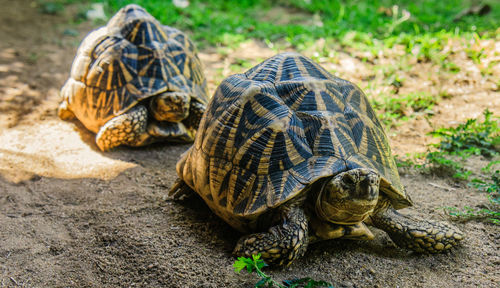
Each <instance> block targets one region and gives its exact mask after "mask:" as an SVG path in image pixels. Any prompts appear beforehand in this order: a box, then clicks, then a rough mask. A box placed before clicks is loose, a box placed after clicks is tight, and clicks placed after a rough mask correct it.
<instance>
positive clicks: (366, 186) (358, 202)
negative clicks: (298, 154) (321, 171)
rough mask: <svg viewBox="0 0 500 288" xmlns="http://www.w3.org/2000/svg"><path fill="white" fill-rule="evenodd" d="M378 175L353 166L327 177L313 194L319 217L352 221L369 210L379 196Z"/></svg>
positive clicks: (365, 214)
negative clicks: (314, 194)
mask: <svg viewBox="0 0 500 288" xmlns="http://www.w3.org/2000/svg"><path fill="white" fill-rule="evenodd" d="M379 185H380V175H379V174H378V173H377V172H375V171H373V170H370V169H365V168H356V169H352V170H349V171H346V172H342V173H339V174H337V175H336V176H335V177H333V178H332V179H330V180H329V181H327V182H326V183H325V184H324V185H323V188H322V189H321V191H320V192H319V195H318V197H317V198H316V205H315V206H316V208H315V209H316V214H317V215H318V217H319V218H321V219H323V220H325V221H328V222H332V223H337V224H356V223H360V222H362V221H363V220H365V219H366V218H367V217H368V216H370V214H372V213H373V210H374V209H375V206H376V205H377V201H378V198H379Z"/></svg>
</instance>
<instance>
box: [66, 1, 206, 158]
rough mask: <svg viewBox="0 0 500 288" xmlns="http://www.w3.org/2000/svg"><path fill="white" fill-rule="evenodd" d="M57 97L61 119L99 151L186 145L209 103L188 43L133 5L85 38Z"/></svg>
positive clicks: (198, 68) (178, 33)
mask: <svg viewBox="0 0 500 288" xmlns="http://www.w3.org/2000/svg"><path fill="white" fill-rule="evenodd" d="M61 96H62V98H63V100H62V102H61V104H60V106H59V111H58V115H59V117H60V118H61V119H63V120H69V119H73V118H74V117H76V118H77V119H78V120H79V121H80V122H81V123H82V124H83V125H84V126H85V127H86V128H87V129H89V130H90V131H92V132H94V133H96V134H97V135H96V143H97V146H98V147H99V148H100V149H101V150H102V151H105V150H109V149H111V148H113V147H116V146H119V145H128V146H142V145H146V144H149V143H152V142H155V141H160V140H165V141H171V142H192V141H193V140H194V135H195V131H196V129H197V128H198V124H199V121H200V119H201V116H202V114H203V111H205V109H206V105H207V104H208V98H209V97H208V89H207V84H206V80H205V76H204V74H203V67H202V64H201V61H200V59H199V58H198V56H197V54H196V48H195V46H194V44H193V43H192V42H191V40H190V39H189V38H188V37H187V36H186V35H185V34H184V33H182V32H181V31H179V30H177V29H175V28H172V27H169V26H165V25H161V24H160V23H159V22H158V21H157V20H156V19H155V18H153V16H151V15H150V14H148V12H147V11H146V10H144V9H143V8H142V7H140V6H138V5H128V6H125V7H124V8H122V9H120V10H119V11H118V12H117V13H116V15H114V16H113V17H112V18H111V19H110V21H109V22H108V24H107V25H106V26H104V27H101V28H99V29H97V30H94V31H92V32H91V33H89V35H87V36H86V37H85V39H84V40H83V41H82V43H81V45H80V47H79V48H78V52H77V54H76V57H75V59H74V61H73V65H72V68H71V73H70V77H69V79H68V80H67V81H66V83H65V84H64V86H63V87H62V89H61Z"/></svg>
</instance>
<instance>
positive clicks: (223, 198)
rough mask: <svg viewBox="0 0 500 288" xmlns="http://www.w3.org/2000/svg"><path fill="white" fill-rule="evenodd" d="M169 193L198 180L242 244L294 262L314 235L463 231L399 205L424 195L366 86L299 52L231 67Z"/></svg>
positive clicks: (429, 248) (414, 239) (421, 246)
mask: <svg viewBox="0 0 500 288" xmlns="http://www.w3.org/2000/svg"><path fill="white" fill-rule="evenodd" d="M176 169H177V174H178V176H179V179H178V180H177V182H176V183H175V184H174V186H173V187H172V189H171V190H170V192H169V194H170V195H171V196H172V197H174V198H182V197H187V196H189V195H190V193H191V194H193V192H192V191H195V192H196V193H197V194H199V196H201V198H203V200H204V201H205V202H206V203H207V205H208V206H209V207H210V209H211V210H212V211H213V212H215V214H217V215H218V216H219V217H220V218H222V219H223V220H225V221H226V222H227V223H228V224H230V225H231V226H232V227H234V228H235V229H237V230H239V231H241V232H242V233H245V234H250V233H253V234H250V235H246V236H243V237H241V238H240V240H239V241H238V243H237V244H236V247H235V249H234V254H235V255H237V256H246V257H249V256H250V255H252V254H259V253H260V254H262V258H263V259H264V260H265V261H266V262H267V263H271V264H274V265H290V264H291V263H292V262H293V260H294V259H296V258H297V257H299V256H302V255H303V254H304V252H305V251H306V248H307V246H308V243H312V242H315V241H319V240H327V239H335V238H348V239H361V240H366V239H373V238H374V235H373V233H372V232H371V231H370V230H369V229H368V228H367V226H366V224H369V225H372V226H374V227H377V228H380V229H382V230H384V231H385V232H387V234H388V235H389V236H390V238H391V239H392V240H393V241H394V242H395V243H396V244H397V245H398V246H400V247H402V248H409V249H411V250H413V251H416V252H428V253H437V252H442V251H445V250H448V249H450V248H451V247H453V246H455V245H456V244H458V243H459V242H460V241H461V240H462V239H463V238H464V234H463V233H462V232H461V231H460V230H458V229H457V228H455V227H453V226H452V225H450V224H448V223H445V222H437V221H432V220H424V219H419V218H416V217H410V216H406V215H404V214H400V213H398V212H396V210H397V209H401V208H405V207H409V206H411V205H412V204H413V202H412V200H411V198H410V196H409V195H408V194H407V192H406V190H405V189H404V187H403V185H402V184H401V182H400V178H399V175H398V171H397V168H396V164H395V162H394V159H393V157H392V156H391V149H390V147H389V143H388V139H387V136H386V135H385V133H384V130H383V128H382V126H381V124H380V122H379V120H378V119H377V116H376V114H375V112H374V111H373V109H372V108H371V106H370V104H369V102H368V99H367V98H366V96H365V95H364V94H363V92H362V91H361V90H360V89H359V88H358V87H357V86H355V85H354V84H353V83H351V82H349V81H346V80H343V79H340V78H337V77H335V76H333V75H331V74H330V73H328V72H327V71H326V70H325V69H323V68H322V67H321V66H319V65H318V64H316V63H314V62H313V61H312V60H310V59H308V58H306V57H304V56H302V55H300V54H297V53H282V54H278V55H276V56H274V57H272V58H269V59H267V60H265V61H264V62H262V63H260V64H258V65H257V66H255V67H253V68H251V69H250V70H248V71H247V72H245V73H244V74H236V75H232V76H230V77H228V78H226V79H225V80H224V81H223V82H222V83H221V84H220V86H219V87H218V88H217V90H216V92H215V94H214V96H213V98H212V99H211V101H210V103H209V104H208V107H207V110H206V111H205V113H204V115H203V117H202V120H201V122H200V127H199V130H198V132H197V135H196V139H195V141H194V144H193V146H192V147H191V148H190V149H189V150H187V151H186V152H185V153H184V154H183V155H182V156H181V158H180V160H179V161H178V163H177V167H176Z"/></svg>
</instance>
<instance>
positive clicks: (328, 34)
mask: <svg viewBox="0 0 500 288" xmlns="http://www.w3.org/2000/svg"><path fill="white" fill-rule="evenodd" d="M103 2H104V3H105V4H107V6H108V7H109V9H110V12H111V13H114V12H116V11H117V10H118V9H119V8H121V7H123V6H124V5H126V4H129V3H136V4H139V5H141V6H143V7H145V8H146V9H147V10H148V11H149V12H150V13H151V14H152V15H153V16H155V17H156V18H157V19H159V20H160V21H161V22H162V23H164V24H167V25H172V26H175V27H177V28H179V29H182V30H189V31H191V32H192V33H193V38H194V40H195V41H196V42H198V43H200V44H202V45H206V44H208V45H233V44H237V43H239V42H241V41H243V40H245V39H248V38H255V39H260V40H267V41H271V42H275V41H277V40H285V41H286V42H288V43H290V44H291V45H293V46H294V47H296V48H300V47H305V46H307V44H308V43H310V42H312V41H315V40H316V39H319V38H325V39H328V38H334V39H339V40H340V41H342V39H343V38H344V36H345V35H346V34H348V33H352V32H354V35H355V37H354V39H353V40H354V41H356V42H357V43H358V44H361V45H365V46H369V47H373V46H374V45H375V44H374V43H375V42H376V41H377V40H383V42H384V43H385V45H386V46H389V47H390V46H392V45H395V44H403V45H405V47H406V48H407V50H408V51H414V52H415V51H417V50H418V51H417V53H418V54H421V55H422V57H427V58H430V57H431V54H432V53H433V52H432V51H438V50H440V49H441V48H442V47H443V45H444V44H445V43H447V41H448V39H449V38H450V37H453V36H454V35H461V36H462V35H465V34H467V35H476V34H475V33H478V34H477V35H480V36H479V37H497V36H498V35H497V32H496V29H497V28H498V26H499V20H498V19H500V3H499V2H498V1H487V2H488V3H489V4H490V5H491V7H492V12H490V13H489V14H487V15H485V16H482V17H480V16H466V17H463V18H462V19H460V21H458V22H453V21H452V19H453V17H454V16H455V15H456V14H457V13H459V12H460V11H461V10H462V9H464V8H466V7H467V4H468V3H469V1H460V0H448V1H431V0H423V1H418V2H414V1H410V0H400V1H388V0H379V1H332V0H330V1H320V0H311V1H304V0H291V1H270V0H238V1H235V0H212V1H199V0H191V1H190V5H189V7H187V8H184V9H182V8H177V7H175V6H174V5H173V4H172V1H163V0H136V1H131V0H114V1H112V0H103ZM394 5H397V6H395V7H396V8H393V7H394ZM276 7H280V8H282V10H278V12H277V13H273V11H274V12H276V10H273V9H275V8H276ZM384 11H385V12H384ZM391 13H392V15H387V14H391ZM287 18H290V19H289V21H287Z"/></svg>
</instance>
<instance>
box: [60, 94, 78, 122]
mask: <svg viewBox="0 0 500 288" xmlns="http://www.w3.org/2000/svg"><path fill="white" fill-rule="evenodd" d="M57 116H59V118H61V119H62V120H72V119H75V118H76V116H75V114H74V113H73V111H71V110H70V109H69V107H68V101H67V100H66V99H64V100H63V101H62V102H61V104H59V108H58V109H57Z"/></svg>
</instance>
